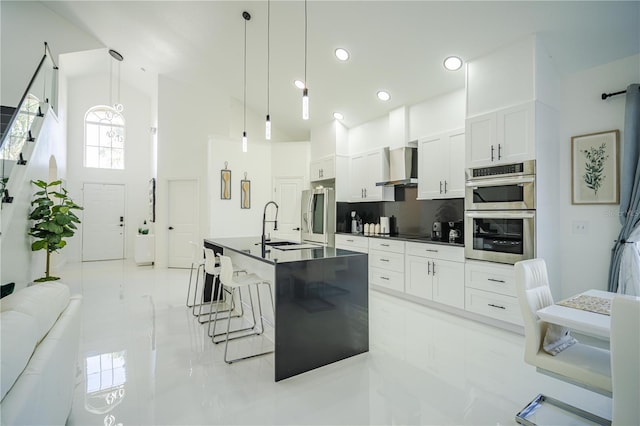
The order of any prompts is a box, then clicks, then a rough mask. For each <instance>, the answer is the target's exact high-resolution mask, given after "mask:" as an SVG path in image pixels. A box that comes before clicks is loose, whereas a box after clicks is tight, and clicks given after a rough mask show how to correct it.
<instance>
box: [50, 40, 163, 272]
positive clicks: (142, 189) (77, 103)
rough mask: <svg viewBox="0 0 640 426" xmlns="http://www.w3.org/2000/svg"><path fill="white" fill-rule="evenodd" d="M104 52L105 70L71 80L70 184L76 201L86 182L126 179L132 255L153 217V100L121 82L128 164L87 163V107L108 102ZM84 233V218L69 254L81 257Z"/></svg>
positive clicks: (127, 226)
mask: <svg viewBox="0 0 640 426" xmlns="http://www.w3.org/2000/svg"><path fill="white" fill-rule="evenodd" d="M104 57H105V73H103V74H97V75H92V76H85V77H78V78H73V79H69V80H68V122H67V127H68V129H67V135H68V139H67V144H68V181H69V184H68V187H69V191H71V192H72V193H73V194H75V201H76V202H77V203H79V204H81V205H82V203H83V200H82V187H83V184H84V183H110V184H124V185H125V257H126V258H133V254H134V246H133V244H134V240H135V235H136V234H137V232H138V227H139V225H141V224H142V221H143V220H145V219H148V211H149V207H148V199H149V197H148V185H149V179H151V177H152V170H151V160H150V158H151V156H152V135H151V131H150V127H151V100H150V99H149V97H148V96H147V95H145V94H143V93H141V92H139V91H138V90H136V89H135V88H133V87H131V86H129V85H127V84H126V83H124V82H122V83H121V88H120V93H121V94H120V102H121V103H122V104H123V105H124V111H123V116H124V118H125V169H124V170H110V169H97V168H85V167H84V166H83V160H84V158H83V156H84V116H85V113H86V112H87V110H88V109H89V108H91V107H93V106H96V105H108V104H109V83H108V82H109V73H108V67H107V65H108V55H107V54H106V52H105V55H104ZM63 62H64V58H63ZM114 101H115V100H114ZM81 220H82V216H81ZM81 233H82V224H81V225H80V227H79V233H78V238H74V239H73V240H72V241H70V242H69V245H68V246H67V248H66V251H67V255H68V257H69V259H70V260H76V261H79V260H81V259H82V238H81Z"/></svg>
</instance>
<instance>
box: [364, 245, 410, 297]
mask: <svg viewBox="0 0 640 426" xmlns="http://www.w3.org/2000/svg"><path fill="white" fill-rule="evenodd" d="M404 244H405V243H404V241H397V240H383V239H378V238H371V239H370V240H369V282H370V283H371V284H374V285H378V286H381V287H385V288H388V289H391V290H396V291H401V292H404Z"/></svg>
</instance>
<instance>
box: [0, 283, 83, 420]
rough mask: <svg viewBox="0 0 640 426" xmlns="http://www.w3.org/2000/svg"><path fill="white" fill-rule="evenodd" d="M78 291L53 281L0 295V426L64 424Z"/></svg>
mask: <svg viewBox="0 0 640 426" xmlns="http://www.w3.org/2000/svg"><path fill="white" fill-rule="evenodd" d="M81 304H82V296H73V297H71V296H70V292H69V287H67V286H66V285H65V284H61V283H57V282H49V283H42V284H34V285H32V286H30V287H27V288H25V289H22V290H19V291H17V292H16V293H14V294H11V295H9V296H7V297H5V298H3V299H2V300H0V335H1V338H2V341H1V343H2V345H1V346H2V347H1V351H2V353H1V358H0V363H1V366H0V377H1V391H2V402H1V403H0V418H1V424H2V425H45V424H46V425H64V424H65V422H66V420H67V417H68V416H69V412H70V411H71V403H72V401H73V394H74V387H75V382H76V380H75V378H76V366H77V361H78V349H79V343H80V318H81V312H80V308H81Z"/></svg>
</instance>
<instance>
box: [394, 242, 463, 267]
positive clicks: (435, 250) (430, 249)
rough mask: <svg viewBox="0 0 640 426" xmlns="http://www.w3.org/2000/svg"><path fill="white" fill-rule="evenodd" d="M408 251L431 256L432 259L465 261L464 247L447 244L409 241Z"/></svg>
mask: <svg viewBox="0 0 640 426" xmlns="http://www.w3.org/2000/svg"><path fill="white" fill-rule="evenodd" d="M406 253H407V254H410V255H412V256H421V257H430V258H432V259H441V260H451V261H454V262H464V247H453V246H445V245H441V244H426V243H412V242H409V241H407V243H406Z"/></svg>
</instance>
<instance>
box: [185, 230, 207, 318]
mask: <svg viewBox="0 0 640 426" xmlns="http://www.w3.org/2000/svg"><path fill="white" fill-rule="evenodd" d="M189 244H190V245H191V247H192V250H193V253H192V257H191V269H190V271H189V287H188V288H187V303H186V306H187V308H192V311H191V312H192V313H193V315H196V310H195V307H196V296H197V294H198V278H199V277H200V269H202V268H204V259H203V258H202V252H201V250H202V247H200V246H199V245H198V244H196V243H194V242H193V241H189ZM196 265H197V268H196V285H195V290H194V292H193V302H192V303H191V304H189V296H190V295H191V283H192V282H193V269H194V267H196Z"/></svg>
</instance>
